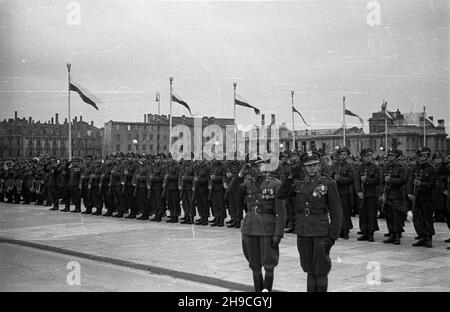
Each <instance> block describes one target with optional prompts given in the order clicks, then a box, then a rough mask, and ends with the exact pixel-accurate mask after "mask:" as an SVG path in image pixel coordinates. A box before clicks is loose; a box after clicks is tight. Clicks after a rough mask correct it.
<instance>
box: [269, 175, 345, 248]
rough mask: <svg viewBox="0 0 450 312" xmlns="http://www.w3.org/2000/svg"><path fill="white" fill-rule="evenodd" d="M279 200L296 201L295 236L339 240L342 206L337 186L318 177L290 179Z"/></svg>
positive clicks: (285, 184)
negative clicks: (290, 198) (290, 199)
mask: <svg viewBox="0 0 450 312" xmlns="http://www.w3.org/2000/svg"><path fill="white" fill-rule="evenodd" d="M277 197H278V198H280V199H288V198H289V197H292V202H293V206H294V211H295V233H296V234H297V235H299V236H304V237H329V238H330V239H334V240H336V239H337V238H338V237H339V234H340V231H341V224H342V205H341V201H340V199H339V194H338V189H337V185H336V182H335V181H334V180H332V179H330V178H328V177H323V176H321V175H317V176H316V177H314V178H312V179H310V178H309V177H308V178H305V179H293V178H289V179H286V180H285V181H284V182H283V184H282V186H281V188H280V190H279V192H278V194H277Z"/></svg>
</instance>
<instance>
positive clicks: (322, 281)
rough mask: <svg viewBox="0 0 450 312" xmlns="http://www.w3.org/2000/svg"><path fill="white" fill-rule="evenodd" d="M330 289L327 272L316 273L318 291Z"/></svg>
mask: <svg viewBox="0 0 450 312" xmlns="http://www.w3.org/2000/svg"><path fill="white" fill-rule="evenodd" d="M327 290H328V276H327V275H326V274H320V275H316V291H317V292H327Z"/></svg>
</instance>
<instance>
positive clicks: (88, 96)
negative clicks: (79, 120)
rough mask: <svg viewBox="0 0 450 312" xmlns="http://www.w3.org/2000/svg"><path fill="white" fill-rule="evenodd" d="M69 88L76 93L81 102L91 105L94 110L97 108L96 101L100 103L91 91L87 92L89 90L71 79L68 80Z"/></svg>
mask: <svg viewBox="0 0 450 312" xmlns="http://www.w3.org/2000/svg"><path fill="white" fill-rule="evenodd" d="M69 90H70V91H75V92H76V93H78V94H79V95H80V97H81V99H82V100H83V102H85V103H87V104H89V105H92V106H93V107H94V108H95V109H96V110H98V106H97V104H96V103H100V102H101V101H100V100H99V99H98V98H96V97H95V96H94V95H93V94H92V93H91V92H89V90H87V89H86V88H83V87H81V86H80V85H79V84H77V83H76V82H75V81H73V80H71V81H70V84H69Z"/></svg>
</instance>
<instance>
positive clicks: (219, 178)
mask: <svg viewBox="0 0 450 312" xmlns="http://www.w3.org/2000/svg"><path fill="white" fill-rule="evenodd" d="M209 178H210V186H209V188H210V189H209V192H210V193H211V204H212V212H213V216H214V222H213V223H211V226H217V227H222V226H224V220H225V218H226V217H227V212H226V210H225V202H224V195H225V188H224V184H225V178H226V168H225V165H224V164H223V162H222V161H220V160H213V161H212V172H211V176H210V177H209Z"/></svg>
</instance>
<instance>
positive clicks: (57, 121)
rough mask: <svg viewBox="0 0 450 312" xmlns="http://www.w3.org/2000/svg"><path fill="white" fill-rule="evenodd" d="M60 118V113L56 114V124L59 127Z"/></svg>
mask: <svg viewBox="0 0 450 312" xmlns="http://www.w3.org/2000/svg"><path fill="white" fill-rule="evenodd" d="M58 117H59V115H58V113H56V114H55V124H57V125H59V120H58V119H59V118H58Z"/></svg>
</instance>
